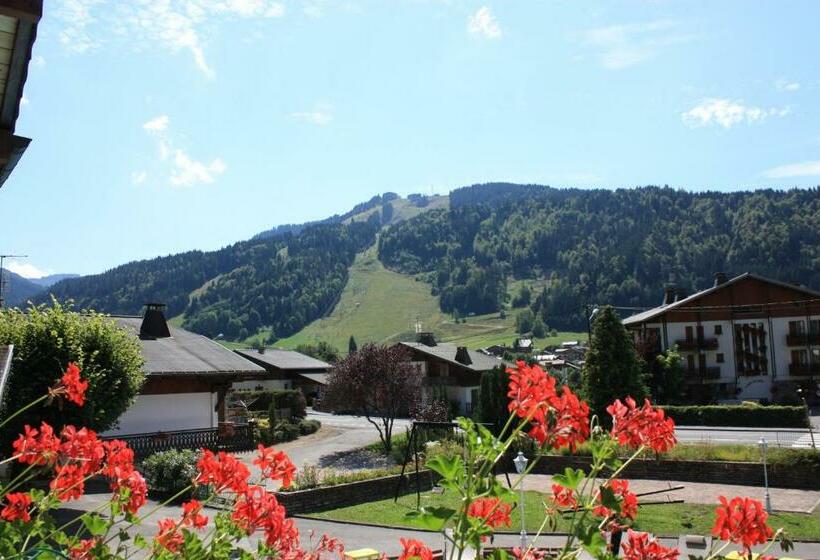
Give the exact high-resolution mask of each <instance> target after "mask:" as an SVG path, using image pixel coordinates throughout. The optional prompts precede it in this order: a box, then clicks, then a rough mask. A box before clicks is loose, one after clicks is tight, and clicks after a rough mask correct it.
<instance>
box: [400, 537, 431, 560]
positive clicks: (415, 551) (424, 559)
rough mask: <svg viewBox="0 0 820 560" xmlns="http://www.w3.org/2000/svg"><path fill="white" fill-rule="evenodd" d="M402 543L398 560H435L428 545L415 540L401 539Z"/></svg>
mask: <svg viewBox="0 0 820 560" xmlns="http://www.w3.org/2000/svg"><path fill="white" fill-rule="evenodd" d="M399 541H400V542H401V547H402V551H401V555H400V556H399V558H398V560H413V559H418V560H433V551H432V550H430V549H429V548H428V547H427V545H426V544H424V543H423V542H421V541H417V540H415V539H399Z"/></svg>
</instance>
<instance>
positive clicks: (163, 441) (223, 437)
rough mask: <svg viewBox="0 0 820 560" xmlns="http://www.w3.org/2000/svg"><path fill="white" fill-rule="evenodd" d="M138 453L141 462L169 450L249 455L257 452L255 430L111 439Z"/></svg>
mask: <svg viewBox="0 0 820 560" xmlns="http://www.w3.org/2000/svg"><path fill="white" fill-rule="evenodd" d="M104 439H119V440H122V441H124V442H125V443H127V444H128V446H129V447H130V448H131V449H133V450H134V455H135V456H136V457H138V458H142V457H146V456H148V455H150V454H152V453H156V452H158V451H167V450H169V449H209V450H211V451H247V450H249V449H253V448H254V438H253V426H250V425H247V426H232V427H230V428H228V429H227V430H223V433H221V434H220V430H219V429H218V428H205V429H201V430H179V431H172V432H154V433H144V434H128V435H123V436H111V437H108V438H104Z"/></svg>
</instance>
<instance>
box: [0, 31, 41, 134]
mask: <svg viewBox="0 0 820 560" xmlns="http://www.w3.org/2000/svg"><path fill="white" fill-rule="evenodd" d="M36 36H37V24H36V23H31V22H28V21H24V20H20V21H19V23H18V24H17V33H16V34H15V36H14V46H13V50H12V52H11V60H10V61H9V74H8V77H7V78H6V90H5V93H4V94H3V99H2V103H1V104H0V126H1V127H2V128H5V129H8V130H11V131H12V132H14V127H15V125H16V123H17V116H18V115H19V114H20V100H21V99H22V97H23V86H24V85H25V83H26V77H27V76H28V63H29V61H30V60H31V49H32V46H33V45H34V39H35V37H36Z"/></svg>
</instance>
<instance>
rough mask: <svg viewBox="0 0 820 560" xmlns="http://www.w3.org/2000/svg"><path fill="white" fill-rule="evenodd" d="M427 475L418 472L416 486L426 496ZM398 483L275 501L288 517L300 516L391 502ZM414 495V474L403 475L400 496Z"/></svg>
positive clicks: (383, 480)
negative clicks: (380, 501)
mask: <svg viewBox="0 0 820 560" xmlns="http://www.w3.org/2000/svg"><path fill="white" fill-rule="evenodd" d="M431 474H432V473H431V472H430V471H428V470H422V471H419V483H420V486H421V491H422V492H427V491H428V490H430V489H431V488H432V487H433V478H432V476H431ZM400 479H402V476H401V475H398V474H397V475H393V476H383V477H380V478H371V479H370V480H361V481H358V482H348V483H346V484H338V485H336V486H327V487H324V488H311V489H309V490H297V491H295V492H277V493H276V499H277V500H279V503H280V504H282V505H283V506H285V508H286V509H287V510H288V515H301V514H305V513H313V512H316V511H325V510H328V509H334V508H339V507H344V506H352V505H356V504H363V503H367V502H375V501H377V500H384V499H386V498H392V497H393V496H395V493H396V486H397V484H398V483H399V480H400ZM415 491H416V475H415V473H414V472H410V473H407V474H405V475H404V477H403V479H402V480H401V494H402V495H403V494H410V493H413V492H415Z"/></svg>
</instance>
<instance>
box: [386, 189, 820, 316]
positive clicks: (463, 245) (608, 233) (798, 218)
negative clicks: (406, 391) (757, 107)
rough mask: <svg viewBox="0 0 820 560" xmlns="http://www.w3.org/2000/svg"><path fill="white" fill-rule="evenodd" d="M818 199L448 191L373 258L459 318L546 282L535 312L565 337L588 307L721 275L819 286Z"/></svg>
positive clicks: (640, 301)
mask: <svg viewBox="0 0 820 560" xmlns="http://www.w3.org/2000/svg"><path fill="white" fill-rule="evenodd" d="M819 224H820V189H818V188H814V189H806V190H789V191H775V190H760V191H754V192H732V193H718V192H686V191H681V190H673V189H670V188H659V187H645V188H637V189H618V190H602V189H597V190H580V189H553V188H549V187H541V186H536V185H526V186H521V185H511V184H498V183H494V184H485V185H475V186H472V187H465V188H462V189H457V190H455V191H453V192H452V193H450V209H449V210H433V211H429V212H426V213H424V214H421V215H419V216H417V217H415V218H413V219H411V220H408V221H406V222H403V223H399V224H396V225H394V226H392V227H390V228H389V229H388V230H387V231H385V232H383V233H382V235H381V236H380V238H379V258H380V259H381V260H382V262H384V264H385V265H386V266H388V267H390V268H392V269H394V270H397V271H400V272H405V273H410V274H422V275H424V277H425V279H427V280H428V281H429V282H430V283H431V284H432V290H433V292H434V293H437V294H439V295H440V296H441V307H442V310H444V311H448V312H457V313H459V314H462V315H464V314H469V313H487V312H490V311H496V310H499V309H501V307H502V305H503V304H504V301H505V298H506V297H507V295H506V294H507V290H506V281H507V280H506V279H507V278H510V277H513V278H539V277H541V278H547V279H549V282H548V283H547V284H548V287H547V288H545V289H544V290H543V291H542V292H541V293H540V294H538V295H537V297H535V298H533V302H532V304H531V305H532V309H533V311H534V312H535V313H536V314H537V315H539V316H540V317H541V319H542V320H543V322H544V323H545V324H548V325H549V326H550V327H556V328H560V329H581V328H585V327H586V319H585V317H584V306H585V305H587V304H603V303H610V304H615V305H622V306H654V305H657V304H659V303H660V298H661V293H662V290H663V284H664V283H666V282H670V281H672V282H675V283H676V284H677V285H678V286H681V287H683V288H684V289H686V290H688V291H690V292H691V291H694V290H699V289H703V288H704V287H707V286H708V285H710V283H711V281H712V276H713V274H714V272H716V271H724V272H727V273H729V274H730V275H733V274H739V273H742V272H746V271H750V272H757V273H759V274H763V275H765V276H770V277H772V278H776V279H780V280H784V281H790V282H799V283H802V284H806V285H809V286H814V287H817V286H820V225H819Z"/></svg>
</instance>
